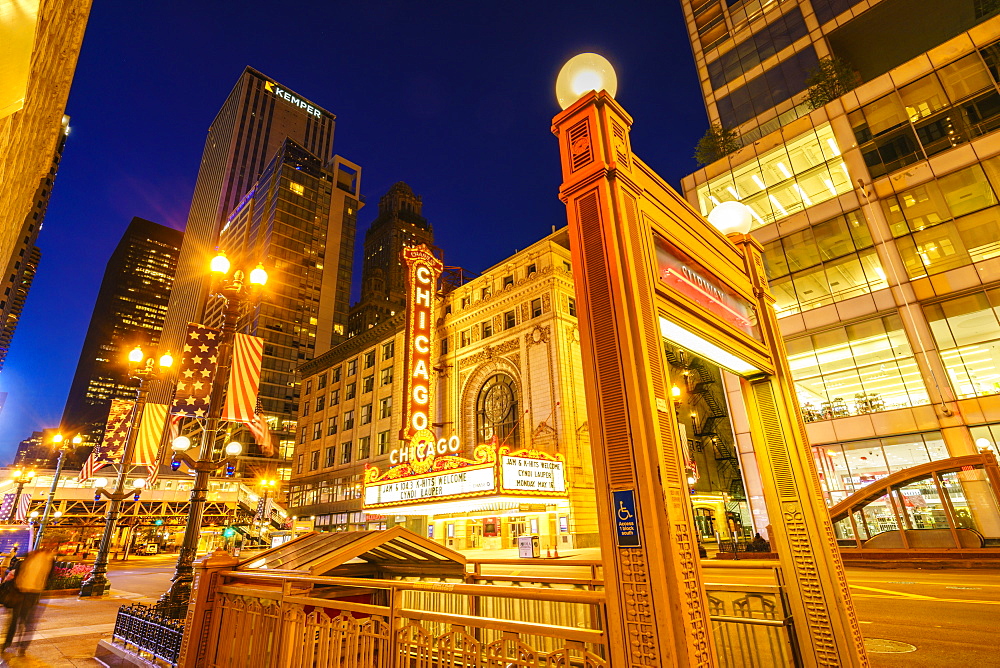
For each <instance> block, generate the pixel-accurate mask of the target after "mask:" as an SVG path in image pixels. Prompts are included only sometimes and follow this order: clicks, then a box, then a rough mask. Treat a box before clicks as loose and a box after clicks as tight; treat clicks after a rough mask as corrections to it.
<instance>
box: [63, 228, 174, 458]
mask: <svg viewBox="0 0 1000 668" xmlns="http://www.w3.org/2000/svg"><path fill="white" fill-rule="evenodd" d="M183 237H184V235H183V233H182V232H179V231H177V230H174V229H171V228H169V227H164V226H163V225H159V224H157V223H153V222H151V221H148V220H144V219H142V218H133V219H132V222H130V223H129V225H128V228H126V230H125V234H123V235H122V238H121V241H119V242H118V246H117V247H116V248H115V250H114V253H112V254H111V259H110V260H108V266H107V269H105V271H104V279H103V280H102V281H101V289H100V291H99V292H98V294H97V303H96V304H95V305H94V315H93V316H92V317H91V319H90V327H88V329H87V336H86V338H85V339H84V341H83V350H82V351H81V353H80V362H79V363H78V364H77V367H76V374H75V375H74V376H73V383H72V385H70V390H69V396H68V398H67V399H66V408H65V410H64V411H63V417H62V432H63V433H64V434H70V435H72V434H77V433H79V434H81V435H82V436H84V437H85V438H86V440H87V441H88V442H90V443H99V442H100V440H101V437H102V436H103V435H104V427H105V422H106V421H107V417H108V410H109V409H110V407H111V400H112V399H129V400H131V399H134V398H135V391H136V387H137V386H136V382H135V381H134V380H133V379H131V378H129V377H128V374H127V370H126V358H127V356H128V353H129V350H131V349H132V348H133V347H135V346H136V345H137V344H138V345H141V346H143V348H151V349H156V348H157V347H158V344H159V342H160V330H161V329H162V327H163V319H164V314H165V313H166V310H167V301H168V299H169V298H170V289H171V286H172V285H173V280H174V271H175V270H176V268H177V257H178V255H179V254H180V249H181V242H182V240H183ZM159 348H160V350H161V352H167V350H168V348H167V347H166V346H160V347H159ZM170 350H171V352H173V353H174V354H175V355H178V356H179V354H180V348H175V349H170Z"/></svg>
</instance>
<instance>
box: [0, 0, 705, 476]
mask: <svg viewBox="0 0 1000 668" xmlns="http://www.w3.org/2000/svg"><path fill="white" fill-rule="evenodd" d="M584 51H596V52H598V53H601V54H603V55H604V56H605V57H607V58H608V59H609V60H610V61H611V62H612V63H613V64H614V66H615V69H616V71H617V73H618V80H619V86H618V94H617V98H618V100H619V102H621V103H622V104H623V105H624V107H625V108H626V109H627V110H628V111H629V112H630V113H631V114H632V115H633V117H634V118H635V125H634V126H633V131H632V144H633V147H634V149H635V151H636V153H638V154H639V155H640V156H641V157H642V158H643V159H644V160H645V161H646V162H647V163H649V164H651V165H652V166H653V167H654V168H655V169H657V170H658V171H659V172H660V174H662V175H663V176H664V177H665V178H667V179H668V180H669V181H670V182H671V183H673V184H674V185H675V186H676V185H677V184H678V183H679V181H680V178H681V177H682V176H684V175H685V174H688V173H690V172H692V171H693V170H694V168H695V163H694V160H693V159H692V158H691V155H692V153H693V147H694V144H695V142H696V141H697V139H698V137H700V136H701V134H702V133H703V132H704V130H705V128H706V127H707V124H708V123H707V120H706V116H705V110H704V106H703V104H702V101H701V98H700V97H699V94H698V82H697V77H696V74H695V68H694V60H693V58H692V55H691V50H690V46H689V44H688V41H687V36H686V33H685V29H684V22H683V15H682V13H681V9H680V4H679V2H677V0H660V1H658V2H653V1H650V2H634V3H632V2H620V3H610V2H601V3H590V2H582V1H576V2H555V1H552V0H549V1H546V2H503V3H501V2H444V1H439V2H401V1H388V2H387V1H382V0H368V1H367V2H352V3H346V2H336V1H330V0H311V1H302V2H277V3H275V2H267V3H264V2H257V1H248V2H232V1H230V2H210V1H209V2H206V1H204V0H202V1H201V2H167V3H135V2H125V1H123V0H97V1H96V2H95V3H94V8H93V11H92V12H91V15H90V23H89V26H88V28H87V34H86V38H85V40H84V43H83V51H82V53H81V56H80V61H79V64H78V66H77V70H76V79H75V81H74V84H73V89H72V92H71V94H70V98H69V104H68V106H67V113H68V114H70V116H71V117H72V121H71V133H70V137H69V142H68V144H67V146H66V152H65V155H64V159H63V163H62V167H61V169H60V171H59V176H58V178H57V180H56V184H55V187H54V189H53V194H52V200H51V204H50V206H49V210H48V215H47V216H46V218H45V224H44V227H43V229H42V232H41V235H40V237H39V240H38V245H39V246H40V247H41V249H42V262H41V267H40V270H39V273H38V275H37V277H36V279H35V284H34V286H33V287H32V289H31V293H30V295H29V297H28V302H27V305H26V307H25V310H24V314H23V317H22V320H21V324H20V326H19V328H18V330H17V333H16V335H15V337H14V341H13V345H12V349H11V353H10V355H9V356H8V358H7V363H6V366H5V368H4V370H3V372H2V374H0V391H6V392H9V393H10V395H9V397H8V400H7V404H6V406H5V408H4V409H3V412H2V414H0V463H6V462H9V461H10V458H11V457H12V456H13V453H14V451H15V450H16V448H17V443H18V442H19V441H20V440H21V439H23V438H26V437H28V436H29V435H30V433H31V431H32V430H37V429H41V428H43V427H55V426H57V425H58V422H59V418H60V416H61V415H62V410H63V405H64V403H65V400H66V393H67V392H68V389H69V384H70V381H71V380H72V376H73V373H74V371H75V369H76V364H77V361H78V358H79V354H80V348H81V346H82V345H83V337H84V334H85V333H86V329H87V325H88V323H89V321H90V316H91V313H92V310H93V307H94V300H95V298H96V295H97V290H98V288H99V286H100V281H101V276H102V274H103V271H104V266H105V264H106V262H107V259H108V257H109V256H110V255H111V251H112V250H113V249H114V246H115V244H116V243H117V242H118V240H119V238H120V236H121V234H122V232H123V231H124V230H125V227H126V225H127V224H128V222H129V220H131V218H132V217H133V216H140V217H143V218H148V219H150V220H153V221H156V222H159V223H163V224H165V225H170V226H172V227H176V228H178V229H183V228H184V224H185V221H186V220H187V212H188V206H189V203H190V198H191V193H192V190H193V188H194V181H195V177H196V176H197V172H198V161H199V158H200V156H201V151H202V147H203V144H204V140H205V133H206V131H207V128H208V125H209V123H210V122H211V121H212V118H213V117H214V116H215V114H216V112H217V111H218V109H219V107H220V106H221V104H222V102H223V100H224V99H225V97H226V95H228V93H229V91H230V90H231V89H232V86H233V84H234V83H235V82H236V79H237V78H238V77H239V75H240V73H241V72H242V70H243V68H244V66H246V65H251V66H253V67H255V68H257V69H258V70H260V71H262V72H264V73H265V74H267V75H268V76H271V77H273V78H275V79H276V80H277V81H279V82H281V83H283V84H284V85H286V86H288V87H289V88H291V89H292V90H294V91H297V92H299V93H301V94H302V95H304V96H306V97H308V98H310V99H311V100H314V101H315V102H317V103H318V104H321V105H323V106H324V107H325V108H326V109H329V110H330V111H332V112H333V113H334V114H336V115H337V130H336V135H335V142H334V149H335V152H336V153H339V154H341V155H343V156H344V157H346V158H348V159H350V160H353V161H355V162H357V163H359V164H360V165H361V166H362V168H363V174H362V180H361V185H362V192H363V193H364V194H365V195H366V196H367V198H368V202H369V205H368V207H366V208H365V209H362V211H361V215H360V218H359V221H358V228H359V235H358V238H359V240H360V239H361V238H362V235H363V231H364V230H365V229H366V228H367V226H368V224H369V223H370V222H371V220H372V219H373V218H374V216H375V213H376V210H377V206H378V198H379V197H380V196H381V195H382V194H383V193H384V192H385V191H386V190H387V189H388V187H389V186H390V185H392V184H393V183H394V182H396V181H406V182H407V183H409V184H410V185H411V186H412V187H413V189H414V190H415V191H416V192H417V193H418V194H420V195H421V196H422V197H423V201H424V214H425V216H426V217H427V218H428V220H429V221H430V222H431V224H432V225H433V226H434V231H435V237H436V240H437V243H438V245H440V246H441V247H442V248H444V250H445V260H446V262H447V264H451V265H461V266H463V267H466V268H468V269H471V270H474V271H482V270H483V269H485V268H487V267H489V266H491V265H493V264H495V263H497V262H499V261H500V260H502V259H503V258H505V257H507V256H508V255H510V254H511V253H512V252H513V251H514V250H515V249H518V248H525V247H527V246H528V245H529V244H531V243H532V242H534V241H536V240H538V239H539V238H541V237H542V236H544V235H545V234H547V233H548V232H549V230H550V229H551V226H552V225H559V226H561V225H564V224H565V222H566V218H565V209H564V208H563V205H562V204H561V202H560V201H559V200H558V198H557V191H558V186H559V182H560V175H559V161H558V147H557V144H556V141H555V138H554V137H553V136H552V135H551V133H550V129H549V128H550V121H551V119H552V116H553V115H555V113H556V112H557V111H558V106H557V105H556V102H555V96H554V93H553V85H554V82H555V78H556V74H557V73H558V71H559V68H560V67H561V65H562V64H563V63H564V62H565V61H566V60H567V59H568V58H570V57H571V56H573V55H575V54H577V53H580V52H584ZM358 268H359V265H358V263H357V262H356V269H358ZM355 294H356V291H355Z"/></svg>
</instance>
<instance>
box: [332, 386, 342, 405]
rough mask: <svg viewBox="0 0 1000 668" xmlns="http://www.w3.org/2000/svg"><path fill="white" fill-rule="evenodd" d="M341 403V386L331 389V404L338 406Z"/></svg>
mask: <svg viewBox="0 0 1000 668" xmlns="http://www.w3.org/2000/svg"><path fill="white" fill-rule="evenodd" d="M339 403H340V388H339V387H338V388H337V389H336V390H330V405H331V406H336V405H337V404H339Z"/></svg>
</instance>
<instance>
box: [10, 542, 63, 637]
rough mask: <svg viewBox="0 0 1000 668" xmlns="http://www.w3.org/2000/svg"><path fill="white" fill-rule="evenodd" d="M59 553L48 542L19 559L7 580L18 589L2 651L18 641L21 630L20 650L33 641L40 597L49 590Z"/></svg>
mask: <svg viewBox="0 0 1000 668" xmlns="http://www.w3.org/2000/svg"><path fill="white" fill-rule="evenodd" d="M55 558H56V557H55V553H54V552H53V551H52V549H51V548H50V547H49V546H48V545H45V546H43V547H41V548H40V549H37V550H33V551H31V552H29V553H28V554H27V555H26V556H25V557H24V559H22V560H20V561H18V562H17V563H16V564H15V565H14V566H13V567H12V568H11V571H10V572H9V573H8V574H7V575H6V576H5V578H4V580H5V581H7V580H13V582H14V588H15V589H16V590H17V593H16V595H15V598H14V601H13V603H14V605H13V606H12V607H11V611H10V621H9V622H8V624H7V637H6V638H5V639H4V643H3V649H2V651H4V652H6V651H7V650H8V649H10V647H11V645H13V644H14V638H15V637H16V636H17V635H18V633H20V642H19V643H18V647H17V652H18V654H20V655H22V656H23V655H24V651H25V650H26V649H27V648H28V643H30V642H31V633H32V631H34V629H35V622H36V621H37V618H38V599H39V598H41V596H42V592H43V591H45V583H46V582H48V579H49V575H50V574H51V573H52V567H53V564H54V563H55Z"/></svg>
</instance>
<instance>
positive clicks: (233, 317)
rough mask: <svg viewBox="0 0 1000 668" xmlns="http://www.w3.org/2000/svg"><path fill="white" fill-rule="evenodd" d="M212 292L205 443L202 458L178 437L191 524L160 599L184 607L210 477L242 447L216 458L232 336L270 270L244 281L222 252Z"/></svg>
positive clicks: (252, 274)
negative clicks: (215, 344)
mask: <svg viewBox="0 0 1000 668" xmlns="http://www.w3.org/2000/svg"><path fill="white" fill-rule="evenodd" d="M210 268H211V271H212V289H211V294H212V295H214V296H216V297H218V298H220V299H222V300H223V302H224V305H223V310H222V315H223V319H222V336H221V337H220V339H219V352H218V358H219V359H218V363H217V365H216V370H215V382H214V383H213V384H212V393H211V395H210V397H209V404H208V416H207V417H206V419H205V428H204V429H203V430H202V432H201V444H200V446H199V449H198V457H197V458H194V457H192V456H190V455H188V454H187V449H188V448H189V447H190V446H191V441H190V440H189V439H188V438H187V437H186V436H179V437H178V438H176V439H174V442H173V444H172V448H173V450H174V456H175V457H176V458H178V459H180V460H182V461H183V462H184V463H185V464H187V465H188V467H190V468H191V469H193V470H194V472H195V476H194V487H193V488H192V489H191V502H190V506H189V509H188V518H187V525H186V526H185V527H184V542H183V543H182V544H181V549H180V551H179V553H178V555H177V566H176V567H175V569H174V575H173V577H172V578H171V583H170V588H169V589H168V590H167V591H166V593H164V594H163V596H161V597H160V600H161V601H162V602H164V603H169V604H171V605H183V604H186V603H187V602H188V600H189V599H190V598H191V580H192V577H193V565H194V559H195V556H196V555H197V552H198V535H199V534H200V533H201V521H202V516H203V515H204V512H205V500H206V497H207V495H208V480H209V476H210V475H211V473H212V471H214V470H216V469H217V468H219V466H220V465H221V464H222V463H223V461H225V459H226V458H229V457H236V456H237V455H239V454H240V452H242V450H243V446H242V445H240V444H239V443H237V442H236V441H232V442H230V443H229V444H228V445H226V447H225V457H223V459H222V460H215V459H214V458H213V451H214V449H215V441H216V436H217V434H218V432H219V421H220V419H221V417H222V403H223V397H224V396H225V392H226V385H227V383H228V381H229V367H230V365H231V364H232V358H233V338H234V336H235V335H236V325H237V323H238V321H239V318H240V315H241V314H242V312H243V306H244V305H245V304H247V303H249V302H251V301H255V300H257V299H259V297H260V292H261V289H262V288H263V287H264V284H265V283H267V272H266V271H265V270H264V267H263V266H262V265H259V264H258V265H257V268H256V269H254V270H253V271H251V272H250V280H249V283H247V282H245V281H244V275H243V272H242V271H235V272H233V274H232V276H231V277H230V275H229V269H230V262H229V259H228V258H227V257H226V254H225V253H222V252H220V253H219V254H218V255H217V256H216V257H214V258H212V262H211V265H210Z"/></svg>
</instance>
